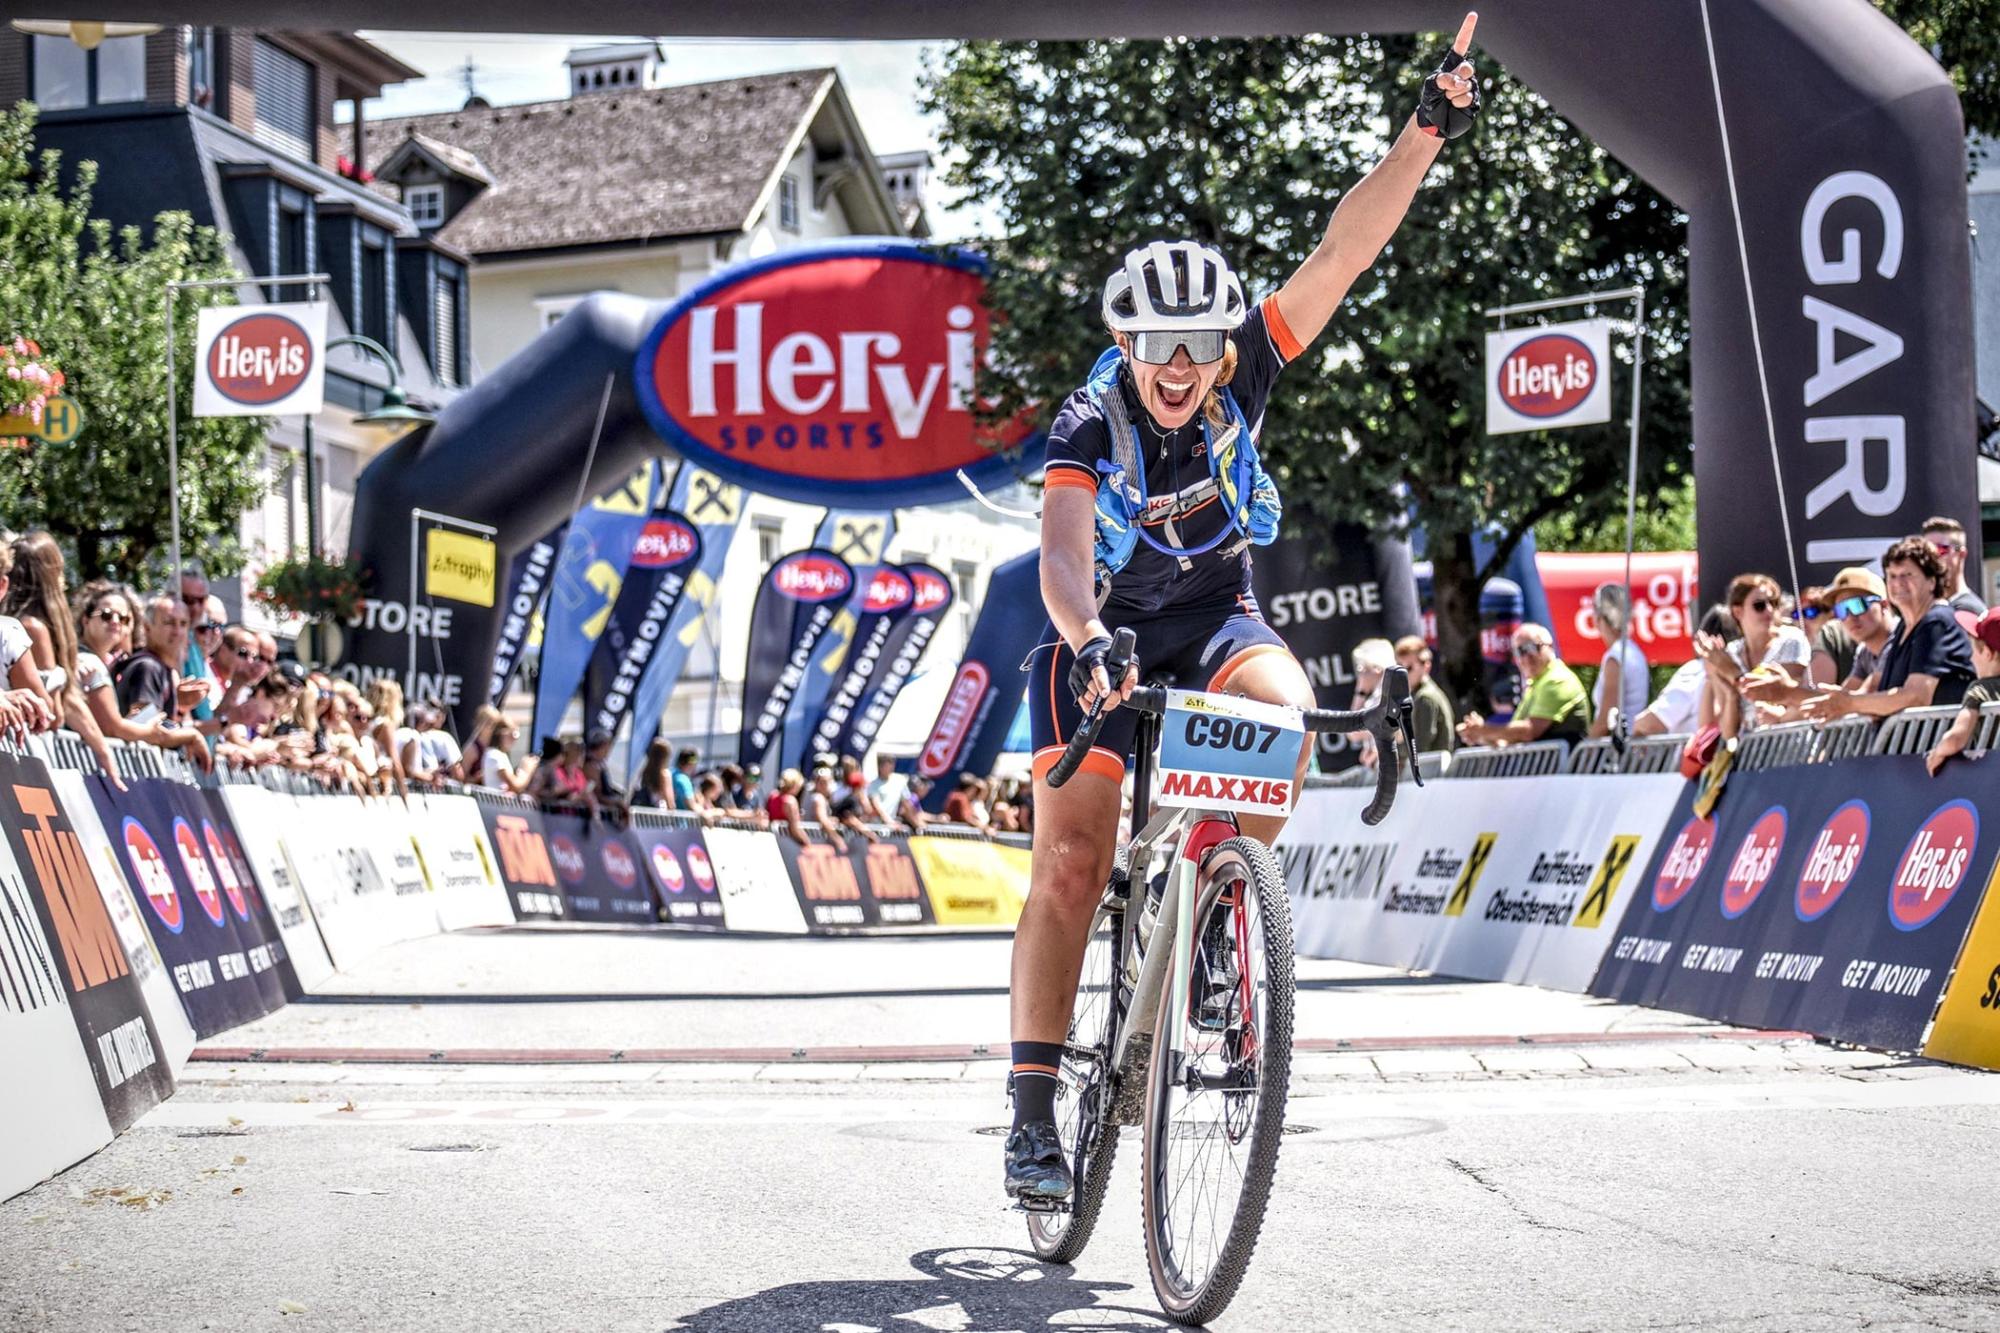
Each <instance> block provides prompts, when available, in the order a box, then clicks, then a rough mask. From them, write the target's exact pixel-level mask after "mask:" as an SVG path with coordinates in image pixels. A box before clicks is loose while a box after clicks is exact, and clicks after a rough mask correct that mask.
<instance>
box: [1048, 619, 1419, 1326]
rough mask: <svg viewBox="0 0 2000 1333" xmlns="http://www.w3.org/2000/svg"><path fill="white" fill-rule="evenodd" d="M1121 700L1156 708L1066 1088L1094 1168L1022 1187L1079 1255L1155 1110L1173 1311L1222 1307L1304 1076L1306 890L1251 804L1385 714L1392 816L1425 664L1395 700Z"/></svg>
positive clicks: (1064, 1073) (1150, 1224)
mask: <svg viewBox="0 0 2000 1333" xmlns="http://www.w3.org/2000/svg"><path fill="white" fill-rule="evenodd" d="M1133 646H1134V636H1133V634H1132V633H1131V631H1129V630H1121V631H1119V632H1118V634H1117V635H1116V636H1115V637H1114V640H1113V645H1112V652H1111V659H1110V661H1109V662H1108V663H1107V666H1108V669H1109V671H1110V678H1111V679H1112V680H1114V681H1116V680H1121V679H1123V677H1124V675H1125V671H1126V665H1127V664H1128V663H1129V662H1130V661H1131V656H1132V650H1133ZM1120 707H1124V708H1133V709H1137V710H1138V711H1139V713H1140V714H1141V716H1140V718H1139V720H1138V723H1137V726H1136V729H1135V730H1136V738H1135V741H1134V753H1135V756H1136V758H1135V765H1136V766H1135V768H1134V771H1133V779H1132V828H1133V830H1134V832H1133V834H1132V837H1131V839H1130V841H1128V842H1127V843H1126V844H1125V845H1124V846H1123V847H1122V848H1120V849H1119V852H1118V855H1117V858H1116V860H1115V862H1114V864H1113V868H1112V872H1111V877H1110V880H1109V882H1108V883H1107V884H1106V885H1105V889H1104V897H1103V900H1102V901H1101V902H1100V903H1099V905H1098V908H1097V911H1096V914H1095V915H1094V917H1093V918H1092V921H1091V929H1090V937H1089V944H1088V946H1087V949H1086V952H1085V955H1084V962H1083V971H1082V975H1081V977H1080V979H1079V981H1078V985H1077V993H1076V1003H1075V1006H1074V1008H1073V1010H1072V1014H1071V1019H1070V1028H1069V1032H1068V1034H1067V1036H1066V1038H1065V1040H1064V1043H1063V1055H1062V1061H1061V1072H1060V1075H1059V1082H1058V1088H1057V1099H1058V1101H1057V1108H1056V1121H1057V1129H1058V1133H1059V1134H1060V1136H1061V1139H1062V1143H1063V1150H1064V1153H1065V1154H1066V1155H1067V1157H1068V1159H1069V1164H1070V1169H1071V1172H1072V1176H1073V1179H1074V1181H1075V1185H1074V1188H1073V1189H1072V1191H1071V1195H1070V1198H1069V1199H1068V1200H1063V1201H1058V1202H1052V1203H1042V1204H1040V1205H1039V1206H1036V1205H1029V1204H1027V1203H1025V1202H1024V1203H1023V1205H1022V1206H1023V1208H1024V1210H1025V1211H1027V1213H1028V1233H1029V1236H1030V1239H1031V1240H1032V1242H1033V1244H1034V1247H1035V1253H1036V1254H1038V1255H1039V1256H1041V1257H1042V1258H1043V1259H1045V1260H1049V1261H1051V1262H1056V1263H1068V1262H1070V1261H1071V1260H1073V1259H1075V1258H1076V1257H1077V1256H1078V1255H1079V1254H1081V1253H1082V1252H1083V1247H1084V1245H1085V1244H1086V1243H1087V1242H1088V1241H1089V1240H1090V1233H1091V1231H1092V1229H1093V1228H1094V1227H1095V1226H1096V1224H1097V1217H1098V1213H1099V1211H1100V1210H1101V1209H1102V1208H1103V1206H1104V1195H1105V1190H1106V1188H1107V1186H1108V1185H1109V1183H1110V1180H1111V1167H1112V1160H1113V1158H1114V1157H1115V1156H1116V1154H1117V1149H1118V1131H1119V1128H1120V1127H1121V1126H1124V1125H1143V1126H1144V1130H1143V1138H1144V1145H1145V1146H1144V1151H1143V1158H1142V1174H1143V1177H1144V1180H1143V1193H1142V1197H1141V1212H1142V1214H1143V1220H1144V1224H1145V1232H1146V1262H1147V1267H1148V1268H1149V1269H1150V1270H1151V1272H1152V1278H1153V1290H1154V1292H1155V1294H1156V1295H1157V1296H1158V1297H1159V1300H1160V1304H1161V1307H1162V1309H1163V1310H1165V1312H1166V1313H1167V1314H1168V1315H1169V1316H1170V1317H1172V1318H1173V1319H1175V1320H1177V1321H1179V1322H1181V1323H1186V1324H1205V1323H1207V1322H1208V1321H1210V1320H1211V1319H1214V1318H1215V1317H1216V1316H1217V1315H1219V1314H1220V1313H1221V1312H1222V1311H1223V1309H1224V1308H1225V1307H1226V1306H1227V1305H1228V1304H1229V1302H1230V1300H1231V1298H1232V1297H1234V1296H1235V1294H1236V1289H1237V1287H1238V1286H1239V1285H1240V1284H1241V1282H1242V1281H1243V1275H1244V1272H1245V1271H1246V1269H1247V1268H1248V1267H1249V1263H1250V1254H1251V1251H1252V1250H1253V1249H1255V1247H1256V1244H1257V1235H1258V1232H1259V1231H1260V1230H1261V1229H1262V1227H1263V1224H1264V1209H1265V1206H1266V1204H1267V1203H1268V1202H1269V1199H1270V1194H1271V1183H1272V1180H1273V1178H1274V1176H1275V1174H1276V1171H1277V1165H1278V1145H1279V1139H1280V1137H1281V1135H1282V1134H1283V1132H1284V1117H1285V1099H1286V1095H1287V1092H1288V1088H1289V1084H1290V1080H1291V1062H1292V1006H1293V980H1292V925H1291V905H1290V901H1289V899H1288V898H1287V896H1286V892H1285V881H1284V876H1283V874H1282V872H1281V871H1280V870H1279V867H1278V862H1277V858H1276V857H1274V856H1273V855H1272V854H1271V851H1270V849H1269V848H1267V847H1265V846H1264V844H1262V843H1261V842H1258V841H1257V840H1256V839H1254V838H1251V837H1247V836H1245V835H1243V834H1242V833H1241V832H1240V831H1239V830H1238V827H1237V823H1236V815H1237V814H1238V813H1240V812H1248V813H1265V814H1271V813H1277V814H1282V813H1285V812H1287V811H1289V809H1290V808H1291V805H1292V801H1293V798H1294V796H1295V794H1296V793H1294V792H1293V791H1292V790H1291V788H1292V785H1293V782H1294V765H1295V763H1296V762H1297V758H1298V754H1299V749H1300V747H1301V746H1302V745H1304V744H1306V741H1307V734H1308V733H1310V732H1315V731H1342V732H1348V731H1367V732H1368V733H1369V734H1370V735H1372V736H1373V737H1374V738H1375V742H1376V745H1377V747H1378V748H1377V753H1378V755H1379V759H1378V764H1377V776H1376V780H1375V798H1374V800H1373V802H1372V803H1371V804H1370V805H1369V806H1368V809H1367V810H1366V811H1365V812H1364V813H1363V815H1362V819H1363V821H1364V822H1366V823H1368V824H1377V823H1380V822H1381V820H1382V819H1383V818H1384V817H1385V816H1386V815H1387V814H1388V813H1389V807H1390V806H1391V805H1392V804H1393V803H1394V801H1395V793H1396V778H1397V764H1398V758H1397V749H1396V737H1397V735H1398V733H1399V732H1400V734H1401V735H1402V736H1403V738H1404V740H1405V742H1406V743H1407V744H1408V746H1409V755H1410V761H1411V772H1412V774H1413V775H1414V774H1415V771H1416V753H1417V749H1416V737H1415V731H1414V727H1413V725H1412V723H1411V719H1410V711H1411V709H1410V690H1409V677H1408V675H1407V674H1406V673H1405V672H1404V671H1403V670H1402V668H1400V667H1392V668H1391V669H1390V670H1389V671H1388V672H1387V673H1386V674H1385V676H1384V679H1383V682H1382V690H1381V695H1380V697H1379V698H1378V699H1377V700H1376V702H1375V703H1374V704H1373V705H1372V706H1370V707H1369V708H1367V709H1364V710H1360V711H1355V712H1341V711H1334V710H1327V709H1309V710H1300V709H1295V708H1283V707H1279V706H1277V705H1273V704H1265V703H1258V702H1256V701H1253V700H1249V699H1243V698H1238V697H1236V696H1232V695H1217V694H1204V693H1200V692H1196V691H1184V690H1176V689H1171V688H1165V687H1163V686H1161V685H1156V684H1149V685H1145V686H1142V687H1140V688H1138V689H1135V690H1133V692H1132V695H1131V697H1130V698H1129V699H1127V700H1126V701H1125V702H1124V703H1122V704H1121V705H1120ZM1103 717H1104V713H1103V703H1102V701H1100V702H1099V705H1098V707H1097V708H1095V709H1093V710H1092V711H1091V712H1090V714H1089V715H1088V716H1087V717H1086V718H1085V720H1084V722H1083V725H1081V726H1080V727H1079V728H1078V729H1077V732H1076V734H1075V735H1074V736H1073V737H1072V738H1071V740H1070V742H1069V744H1068V746H1067V748H1066V749H1065V751H1064V753H1063V755H1062V757H1061V758H1060V759H1059V760H1057V762H1056V764H1055V766H1054V767H1053V768H1051V769H1050V771H1049V778H1048V781H1049V785H1050V786H1051V787H1060V786H1062V785H1063V784H1064V783H1065V782H1067V781H1068V780H1069V778H1070V777H1071V776H1072V775H1073V774H1074V773H1075V771H1076V769H1077V766H1078V765H1079V764H1080V763H1082V761H1083V757H1084V755H1085V754H1087V753H1088V752H1089V750H1090V747H1091V745H1092V743H1094V742H1095V740H1096V739H1097V733H1098V730H1099V728H1100V727H1101V726H1102V724H1103ZM1156 778H1157V779H1158V782H1157V790H1156V789H1155V788H1156V782H1155V779H1156ZM1418 784H1419V785H1422V779H1421V778H1420V777H1419V778H1418ZM1156 862H1161V863H1163V866H1162V868H1161V869H1160V870H1159V871H1158V872H1157V873H1148V872H1150V871H1153V869H1154V865H1155V863H1156ZM1135 884H1137V885H1140V886H1142V887H1141V889H1140V890H1139V901H1138V902H1137V903H1135V902H1134V889H1133V886H1134V885H1135Z"/></svg>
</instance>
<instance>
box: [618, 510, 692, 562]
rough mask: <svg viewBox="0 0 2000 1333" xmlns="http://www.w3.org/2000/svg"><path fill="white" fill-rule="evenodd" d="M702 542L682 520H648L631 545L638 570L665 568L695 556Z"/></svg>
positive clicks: (633, 559) (633, 560)
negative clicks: (636, 539) (637, 538)
mask: <svg viewBox="0 0 2000 1333" xmlns="http://www.w3.org/2000/svg"><path fill="white" fill-rule="evenodd" d="M699 545H700V543H699V542H698V541H697V539H696V537H695V535H694V529H693V528H691V527H689V526H688V525H687V524H685V523H683V522H681V521H680V520H679V519H677V518H655V519H649V520H647V522H646V526H645V527H644V528H642V529H640V531H639V540H638V541H637V542H635V543H634V544H633V546H632V564H633V566H634V567H635V568H638V569H665V568H667V567H668V566H670V565H678V564H679V563H681V561H683V560H686V559H687V558H688V557H690V556H692V555H693V554H694V553H695V551H696V550H697V549H698V547H699Z"/></svg>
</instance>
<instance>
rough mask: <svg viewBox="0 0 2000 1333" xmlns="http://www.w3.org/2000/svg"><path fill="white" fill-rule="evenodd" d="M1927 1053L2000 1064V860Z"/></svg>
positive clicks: (1981, 1064) (1941, 1057)
mask: <svg viewBox="0 0 2000 1333" xmlns="http://www.w3.org/2000/svg"><path fill="white" fill-rule="evenodd" d="M1924 1054H1925V1055H1927V1056H1929V1057H1930V1058H1931V1059H1933V1060H1949V1061H1951V1062H1952V1063H1953V1064H1955V1065H1976V1066H1978V1067H1979V1068H1981V1069H2000V859H1996V860H1995V861H1994V863H1993V873H1992V874H1991V875H1989V876H1988V877H1987V880H1986V897H1985V898H1984V899H1983V900H1981V902H1980V904H1979V915H1978V916H1976V917H1974V918H1973V919H1972V933H1971V934H1969V935H1967V936H1966V937H1965V948H1964V949H1962V950H1961V951H1960V952H1959V955H1958V970H1957V971H1956V972H1953V973H1952V976H1951V985H1950V986H1948V987H1946V988H1945V992H1944V1003H1943V1004H1942V1005H1940V1006H1939V1007H1938V1016H1937V1022H1936V1023H1934V1024H1932V1025H1931V1039H1930V1040H1929V1041H1927V1042H1925V1043H1924Z"/></svg>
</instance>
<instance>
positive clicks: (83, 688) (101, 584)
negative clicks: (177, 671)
mask: <svg viewBox="0 0 2000 1333" xmlns="http://www.w3.org/2000/svg"><path fill="white" fill-rule="evenodd" d="M138 606H139V603H138V599H137V598H135V597H133V596H132V595H131V593H129V592H128V591H126V590H125V589H124V588H123V587H121V586H119V585H118V584H116V583H112V582H110V581H109V580H106V579H96V580H93V581H92V582H90V583H86V584H84V585H83V587H82V588H80V589H79V590H78V591H77V595H76V684H77V689H78V691H79V692H80V694H81V697H82V699H83V704H84V707H85V708H86V709H87V710H88V711H89V713H90V718H91V721H93V722H95V723H96V724H97V728H98V730H99V731H101V732H102V733H103V734H104V735H105V736H108V737H110V738H112V739H114V740H121V741H127V742H130V743H134V744H145V745H158V746H160V747H162V748H163V749H170V750H179V751H180V752H181V753H182V754H184V755H185V756H186V757H187V758H188V759H189V761H191V762H192V763H194V764H196V765H197V766H199V767H203V768H206V767H207V766H208V758H209V754H208V744H207V742H206V739H205V738H204V737H203V736H202V734H201V733H200V732H198V731H196V730H194V729H193V728H192V727H169V726H167V725H165V724H164V723H162V722H160V721H159V720H157V719H154V720H151V721H146V722H139V721H135V720H134V719H132V718H129V717H127V716H125V714H124V713H123V712H122V711H121V710H120V709H119V707H118V690H117V687H116V686H115V685H113V683H112V677H113V674H114V673H115V672H116V671H117V670H118V666H119V664H120V663H122V662H123V661H124V660H125V659H126V658H127V657H130V656H131V655H132V651H133V649H134V648H135V647H136V646H137V641H136V640H135V638H134V634H135V633H136V631H137V629H138V623H139V616H138ZM98 762H100V763H102V762H103V756H102V755H100V756H99V757H98ZM105 771H106V772H107V773H108V772H110V771H111V770H110V769H108V768H107V769H106V770H105Z"/></svg>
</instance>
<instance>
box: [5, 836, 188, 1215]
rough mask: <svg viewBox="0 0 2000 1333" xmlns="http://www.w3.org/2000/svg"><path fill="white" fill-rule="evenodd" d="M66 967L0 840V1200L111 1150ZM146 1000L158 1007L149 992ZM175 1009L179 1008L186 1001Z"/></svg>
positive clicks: (107, 1124)
mask: <svg viewBox="0 0 2000 1333" xmlns="http://www.w3.org/2000/svg"><path fill="white" fill-rule="evenodd" d="M86 805H87V803H86ZM157 961H158V960H157V958H156V959H155V963H156V968H155V970H156V971H157V970H158V969H157ZM61 967H62V959H61V958H60V957H59V956H58V955H57V954H56V952H55V950H53V949H52V948H50V947H49V941H48V937H47V936H46V935H44V934H43V933H42V923H41V921H40V919H39V918H38V917H37V916H36V914H35V904H34V901H33V900H32V899H31V898H30V897H29V890H28V885H27V882H26V880H25V879H24V878H23V876H22V874H21V867H20V864H19V862H17V861H16V860H15V859H14V853H13V850H12V848H11V847H9V845H8V842H7V839H6V838H4V837H0V1051H4V1052H6V1065H7V1077H5V1078H0V1199H11V1198H13V1197H14V1196H15V1195H16V1194H19V1193H20V1192H21V1191H22V1190H25V1189H29V1188H32V1187H33V1186H35V1185H38V1184H40V1183H41V1182H42V1181H44V1180H46V1179H48V1178H49V1177H50V1176H52V1175H54V1174H55V1173H56V1172H58V1171H60V1170H62V1169H63V1168H64V1167H66V1166H68V1165H70V1164H71V1163H72V1162H78V1161H81V1160H83V1159H84V1158H85V1157H88V1156H89V1155H90V1154H92V1153H94V1152H96V1151H97V1150H98V1149H99V1148H102V1147H103V1146H104V1145H105V1144H107V1143H109V1142H111V1122H110V1121H109V1120H107V1119H106V1118H105V1115H104V1103H103V1101H102V1100H101V1099H100V1098H99V1097H98V1093H97V1077H96V1075H95V1074H93V1073H92V1072H91V1069H90V1060H89V1059H88V1058H87V1057H86V1056H85V1055H84V1052H83V1039H82V1037H80V1036H79V1035H78V1033H77V1026H76V1018H75V1016H74V1015H72V1014H71V1013H70V1009H69V998H68V996H66V995H65V994H64V993H63V986H62V982H61V981H60V980H59V979H58V970H59V969H60V968H61ZM146 998H147V1002H148V1003H149V1004H150V1003H151V1002H152V995H151V993H150V992H148V994H147V997H146ZM169 1003H170V1004H171V1005H172V1006H173V1008H174V1009H175V1010H176V1011H178V1010H179V1009H180V1003H179V1001H177V1000H173V999H171V998H170V999H169ZM182 1022H183V1023H185V1022H186V1020H185V1019H183V1020H182Z"/></svg>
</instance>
